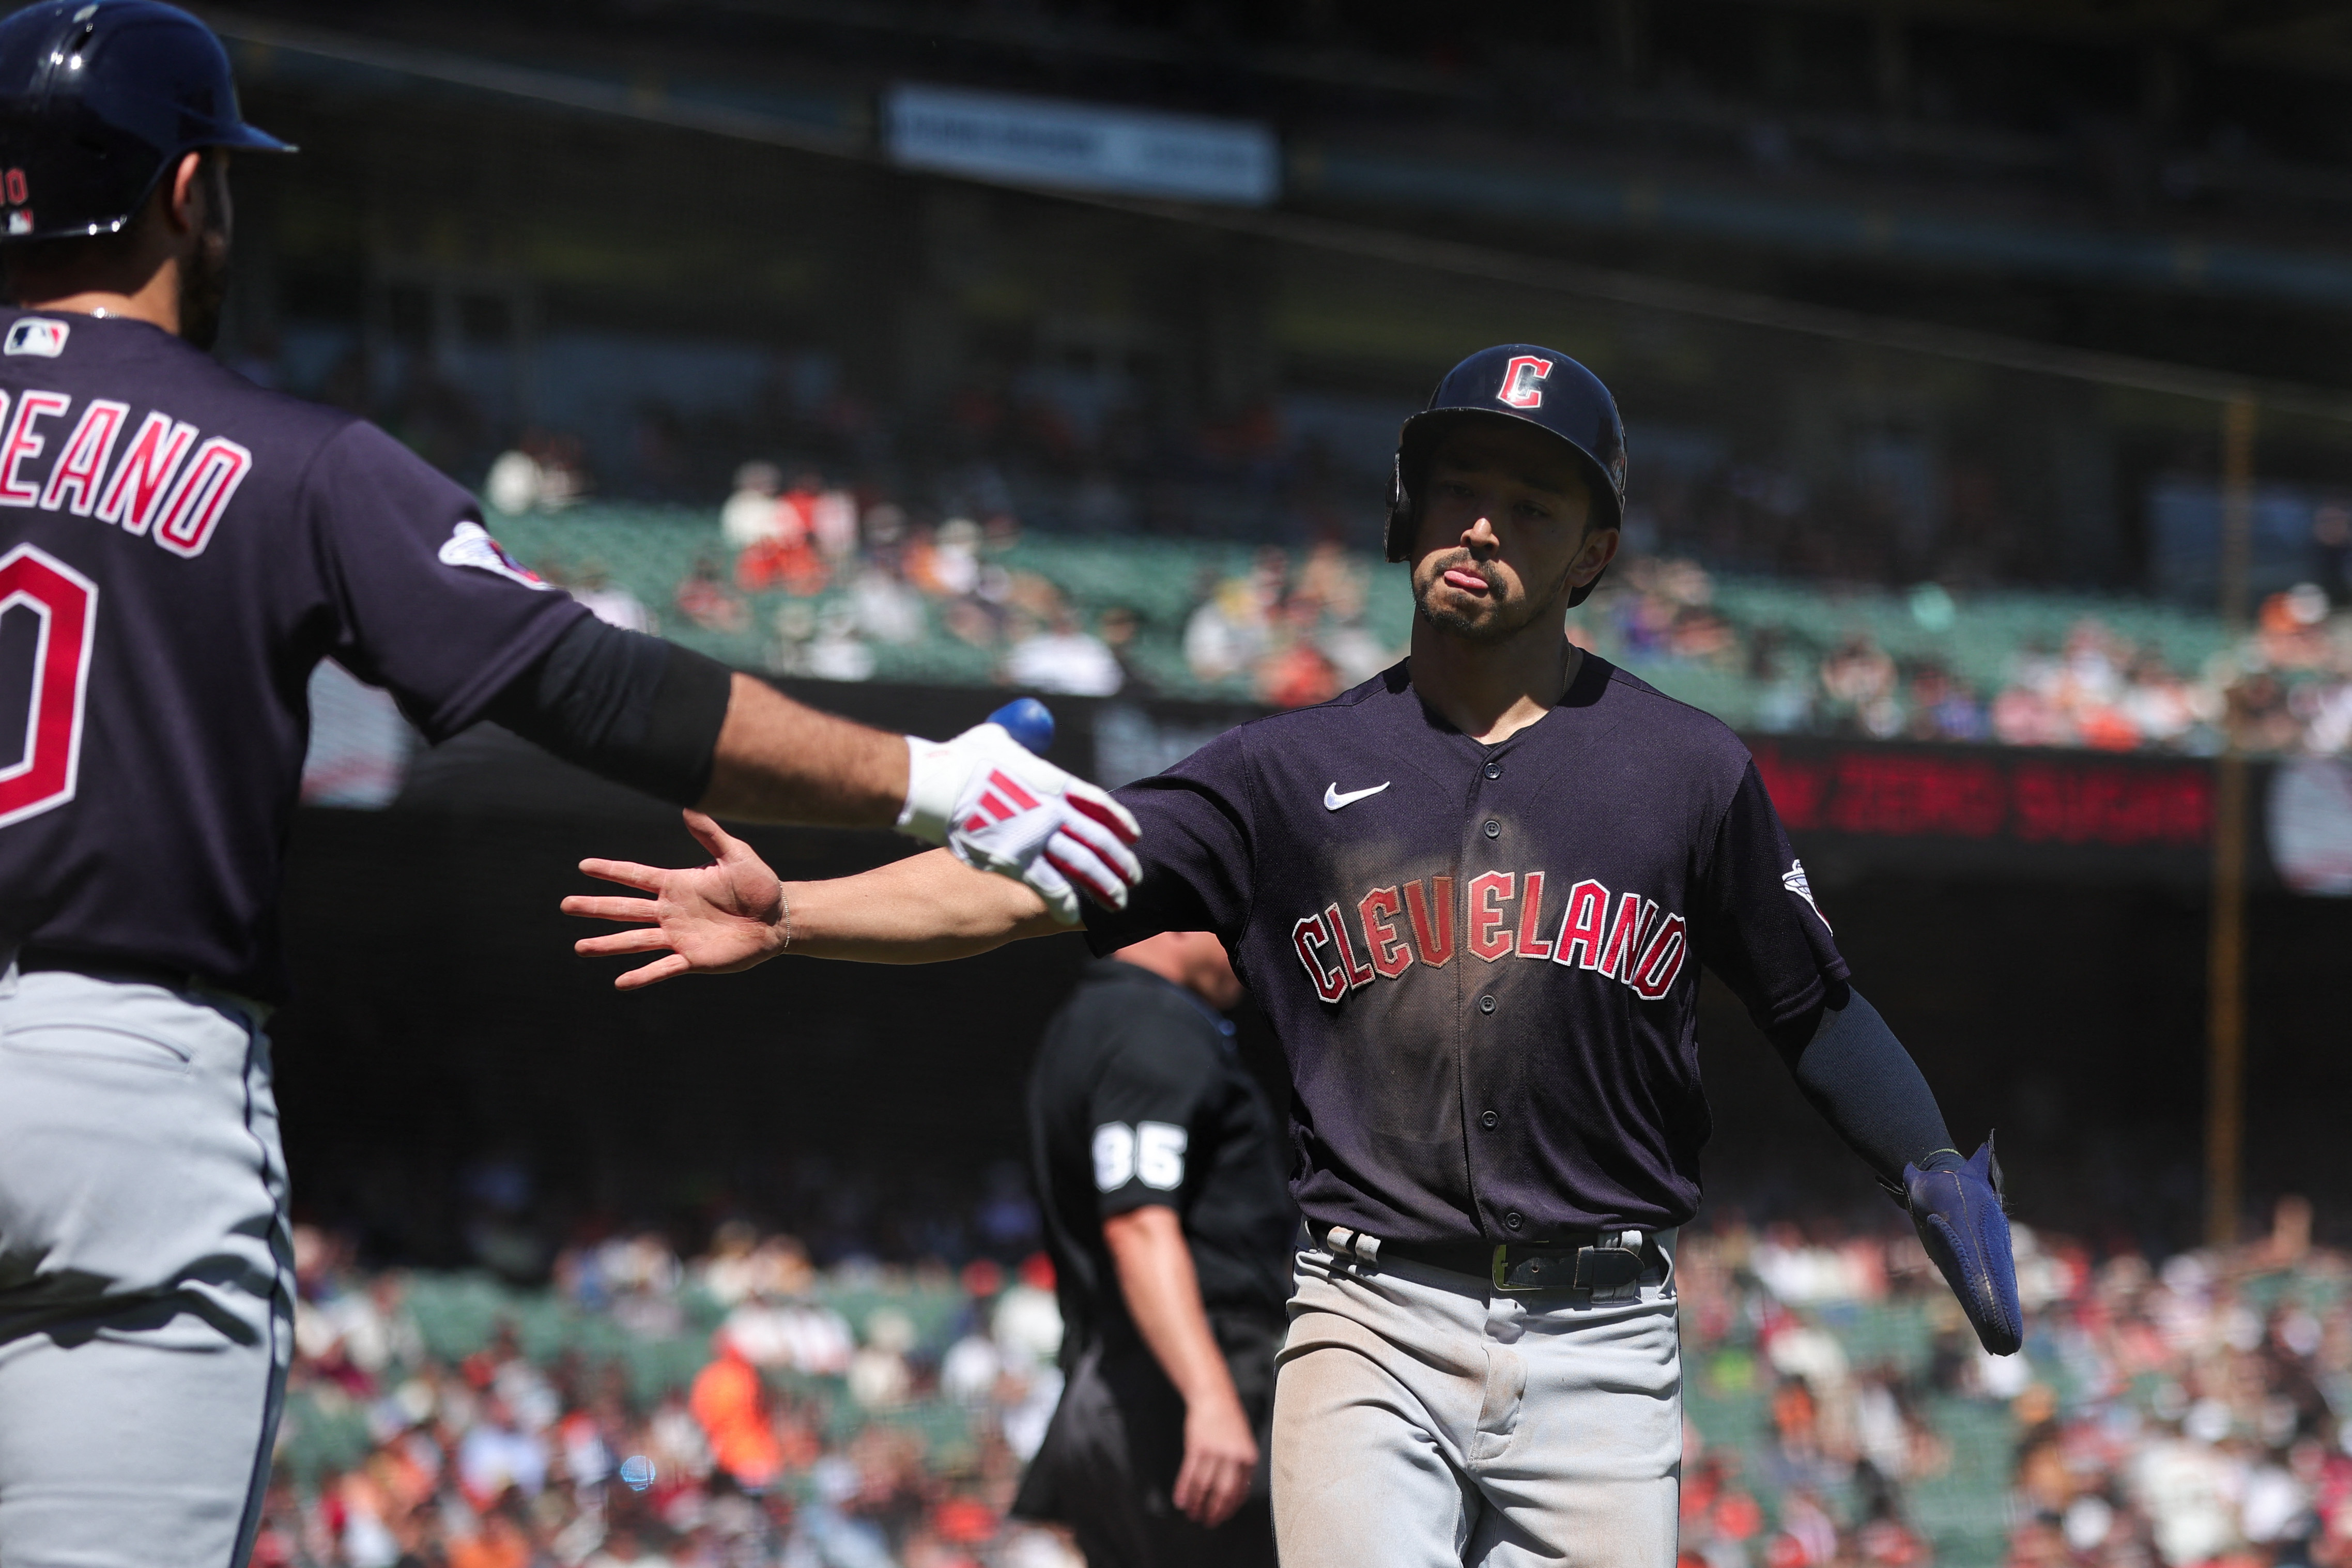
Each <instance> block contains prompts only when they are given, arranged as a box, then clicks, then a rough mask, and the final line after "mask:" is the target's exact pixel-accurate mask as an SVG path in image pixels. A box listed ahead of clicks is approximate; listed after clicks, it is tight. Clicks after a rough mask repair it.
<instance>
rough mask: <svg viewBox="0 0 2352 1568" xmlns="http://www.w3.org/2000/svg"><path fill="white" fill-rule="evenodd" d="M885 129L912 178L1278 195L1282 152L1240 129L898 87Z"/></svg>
mask: <svg viewBox="0 0 2352 1568" xmlns="http://www.w3.org/2000/svg"><path fill="white" fill-rule="evenodd" d="M883 122H884V126H885V135H886V137H887V145H888V147H889V153H890V157H891V160H892V161H893V162H894V163H900V164H903V165H905V166H907V167H908V168H913V169H936V170H940V171H941V172H942V173H946V174H964V175H969V176H970V177H971V178H973V179H979V180H991V181H996V182H999V183H1003V184H1020V185H1045V186H1051V187H1055V188H1058V189H1062V190H1075V191H1106V192H1112V193H1116V194H1118V195H1142V196H1175V197H1179V198H1181V199H1184V200H1187V201H1200V202H1223V203H1227V204H1230V205H1239V206H1265V205H1269V204H1271V203H1272V202H1273V201H1274V200H1275V199H1276V197H1277V196H1279V195H1281V194H1282V149H1281V145H1280V143H1279V142H1277V141H1276V138H1275V134H1274V132H1273V131H1272V130H1271V129H1270V128H1268V127H1266V126H1264V125H1256V124H1253V123H1251V122H1249V121H1240V120H1212V119H1207V118H1205V117H1202V116H1199V115H1191V114H1160V113H1156V112H1153V111H1150V110H1129V109H1116V108H1110V107H1107V106H1101V105H1096V104H1087V103H1069V102H1066V101H1063V100H1058V99H1046V98H1021V97H1016V96H1014V95H1013V94H1011V93H1002V92H975V91H971V90H967V89H961V88H942V87H919V86H912V85H902V86H898V87H895V88H892V89H890V91H889V92H888V94H887V96H886V97H885V99H884V100H883Z"/></svg>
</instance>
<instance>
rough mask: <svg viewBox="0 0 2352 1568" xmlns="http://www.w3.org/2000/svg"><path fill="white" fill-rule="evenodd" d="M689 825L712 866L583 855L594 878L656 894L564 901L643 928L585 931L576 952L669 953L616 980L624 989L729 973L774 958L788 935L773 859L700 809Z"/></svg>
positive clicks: (579, 910)
mask: <svg viewBox="0 0 2352 1568" xmlns="http://www.w3.org/2000/svg"><path fill="white" fill-rule="evenodd" d="M686 826H687V830H688V832H690V833H692V834H693V835H694V837H695V839H696V841H697V842H698V843H699V844H700V845H701V846H702V847H704V848H705V849H708V850H709V851H710V853H711V856H712V859H711V862H710V864H709V865H707V866H692V867H687V868H678V869H666V868H662V867H659V866H640V865H638V864H636V863H635V861H633V860H583V861H581V862H580V868H581V869H582V870H583V871H585V872H586V873H587V874H588V875H590V876H591V877H594V878H597V879H600V880H602V881H606V882H618V883H620V884H621V885H622V886H623V887H625V888H636V889H641V890H643V891H645V892H647V893H650V894H652V895H653V897H651V898H649V899H625V898H616V897H604V896H599V897H587V896H578V895H575V896H574V897H572V898H568V899H566V900H563V912H564V913H565V914H567V915H584V916H586V917H587V918H589V919H590V920H600V921H625V922H627V923H629V924H632V925H635V926H638V927H640V928H641V929H639V930H636V931H616V932H614V934H612V935H610V936H592V937H583V938H582V939H581V940H580V941H579V942H574V943H572V950H573V951H574V952H581V953H584V954H587V955H589V956H591V957H600V958H601V957H609V956H613V955H615V954H624V953H637V952H663V951H664V950H665V949H666V950H667V956H666V957H663V958H657V959H656V960H655V961H654V962H653V963H648V964H646V965H644V966H642V967H640V968H636V969H632V970H630V971H628V972H627V973H624V974H622V975H621V976H620V977H619V978H617V979H615V980H614V982H613V984H614V986H615V987H616V988H618V989H620V990H623V991H635V990H637V989H638V988H639V987H641V986H646V985H652V984H656V983H657V982H659V981H664V980H668V979H671V978H673V977H674V976H677V975H680V974H731V973H734V972H736V971H737V970H740V969H749V968H751V966H752V965H753V964H755V963H760V962H761V961H762V960H764V959H768V958H772V957H774V956H775V955H776V954H777V953H779V952H782V951H783V950H784V948H785V946H786V945H787V944H788V942H789V941H790V932H789V931H788V930H787V928H786V926H785V923H784V922H785V906H784V885H783V883H782V882H781V881H779V880H778V879H777V878H776V874H775V872H773V871H772V870H770V869H769V868H768V863H767V862H766V861H764V860H762V859H761V858H759V856H757V855H755V854H753V853H752V852H751V846H750V845H748V844H746V843H744V842H743V841H742V840H741V839H740V838H736V837H732V836H730V834H729V833H728V831H727V830H726V829H725V828H723V827H721V826H719V824H717V823H716V822H713V821H712V820H711V819H710V818H709V817H707V816H703V815H702V813H700V812H698V811H689V812H688V813H687V814H686Z"/></svg>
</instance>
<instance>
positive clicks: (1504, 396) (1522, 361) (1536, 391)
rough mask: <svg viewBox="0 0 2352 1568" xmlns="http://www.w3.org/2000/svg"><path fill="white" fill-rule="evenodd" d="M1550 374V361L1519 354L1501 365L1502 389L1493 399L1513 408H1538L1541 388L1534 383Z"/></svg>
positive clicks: (1541, 398) (1541, 399)
mask: <svg viewBox="0 0 2352 1568" xmlns="http://www.w3.org/2000/svg"><path fill="white" fill-rule="evenodd" d="M1549 374H1551V361H1549V360H1548V359H1539V358H1538V357H1537V356H1536V355H1534V354H1521V355H1519V356H1518V357H1517V358H1516V359H1514V360H1512V361H1511V363H1508V364H1507V365H1505V366H1504V367H1503V389H1502V390H1501V391H1500V392H1497V393H1496V394H1495V401H1496V402H1497V403H1507V404H1509V405H1511V406H1512V407H1514V408H1540V407H1542V406H1543V388H1542V387H1540V386H1538V385H1537V384H1536V383H1538V382H1539V381H1541V380H1542V379H1543V378H1544V377H1546V376H1548V375H1549Z"/></svg>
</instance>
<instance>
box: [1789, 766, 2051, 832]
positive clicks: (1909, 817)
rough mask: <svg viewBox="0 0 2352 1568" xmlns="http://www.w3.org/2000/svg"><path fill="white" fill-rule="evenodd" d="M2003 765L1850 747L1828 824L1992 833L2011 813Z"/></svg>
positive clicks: (1839, 769)
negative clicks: (1869, 750)
mask: <svg viewBox="0 0 2352 1568" xmlns="http://www.w3.org/2000/svg"><path fill="white" fill-rule="evenodd" d="M2008 807H2009V802H2008V791H2007V790H2006V789H2005V788H2003V786H2002V779H2001V776H2000V768H1998V767H1996V766H1995V765H1994V764H1993V763H1991V762H1990V761H1987V760H1983V759H1980V758H1969V757H1958V758H1945V757H1923V756H1917V755H1913V754H1905V753H1901V752H1896V753H1893V754H1887V753H1881V752H1845V753H1844V754H1843V755H1842V756H1840V757H1839V758H1838V762H1837V794H1836V795H1834V796H1833V797H1832V800H1831V802H1830V809H1829V813H1828V817H1829V820H1828V824H1827V826H1831V827H1834V828H1836V829H1838V830H1839V831H1840V832H1843V833H1885V834H1905V835H1916V834H1950V835H1953V836H1955V837H1961V838H1990V837H1993V836H1994V835H1996V834H1998V833H2000V829H2001V823H2002V820H2003V819H2004V818H2005V817H2006V816H2008V815H2009V810H2008Z"/></svg>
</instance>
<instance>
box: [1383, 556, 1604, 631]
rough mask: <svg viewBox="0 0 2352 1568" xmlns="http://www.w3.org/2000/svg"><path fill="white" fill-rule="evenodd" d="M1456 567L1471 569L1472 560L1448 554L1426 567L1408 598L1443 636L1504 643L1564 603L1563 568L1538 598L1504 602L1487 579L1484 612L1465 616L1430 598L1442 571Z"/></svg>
mask: <svg viewBox="0 0 2352 1568" xmlns="http://www.w3.org/2000/svg"><path fill="white" fill-rule="evenodd" d="M1457 566H1467V567H1471V568H1472V569H1474V570H1475V566H1476V563H1475V561H1473V560H1472V558H1471V557H1470V556H1468V555H1467V554H1463V555H1460V556H1458V557H1449V558H1448V559H1446V560H1444V561H1441V562H1439V563H1436V564H1435V565H1434V566H1433V567H1432V568H1430V569H1429V576H1428V579H1427V581H1425V582H1416V583H1415V584H1413V595H1412V600H1413V607H1414V608H1415V609H1416V610H1417V611H1419V613H1420V615H1421V618H1422V619H1423V620H1424V621H1426V622H1428V623H1429V624H1430V626H1433V627H1434V628H1435V629H1436V630H1438V631H1440V632H1443V633H1444V634H1445V635H1446V636H1448V637H1459V638H1461V639H1462V640H1463V641H1464V642H1466V643H1473V644H1476V645H1478V646H1480V647H1492V646H1494V645H1495V644H1497V643H1506V642H1508V641H1510V640H1511V639H1512V638H1513V637H1517V636H1518V635H1519V634H1520V633H1521V632H1523V631H1525V630H1527V629H1528V627H1529V626H1533V625H1534V624H1535V623H1536V622H1537V621H1538V620H1540V619H1542V618H1543V616H1545V614H1546V613H1547V612H1548V611H1550V610H1554V609H1557V607H1558V606H1559V605H1561V604H1562V603H1564V602H1565V595H1566V594H1567V591H1568V572H1567V571H1563V572H1562V573H1561V574H1560V579H1559V582H1558V583H1557V584H1553V586H1552V591H1551V592H1550V593H1549V594H1547V595H1544V596H1543V598H1542V599H1540V600H1538V599H1534V598H1519V599H1516V600H1508V601H1507V600H1504V599H1502V598H1501V597H1499V596H1491V595H1493V587H1494V583H1493V579H1492V578H1489V579H1488V592H1489V595H1490V597H1489V599H1488V600H1487V608H1486V613H1485V614H1483V615H1480V614H1468V615H1465V614H1464V613H1463V612H1462V611H1459V610H1454V609H1448V608H1445V607H1444V606H1442V605H1437V604H1436V603H1434V602H1433V601H1434V600H1435V598H1436V595H1437V591H1438V589H1439V588H1441V587H1443V586H1444V584H1445V574H1446V573H1447V572H1449V571H1451V570H1452V569H1454V567H1457ZM1572 569H1573V563H1570V570H1572ZM1482 575H1483V574H1482ZM1562 613H1564V612H1562ZM1555 619H1557V616H1555Z"/></svg>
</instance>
